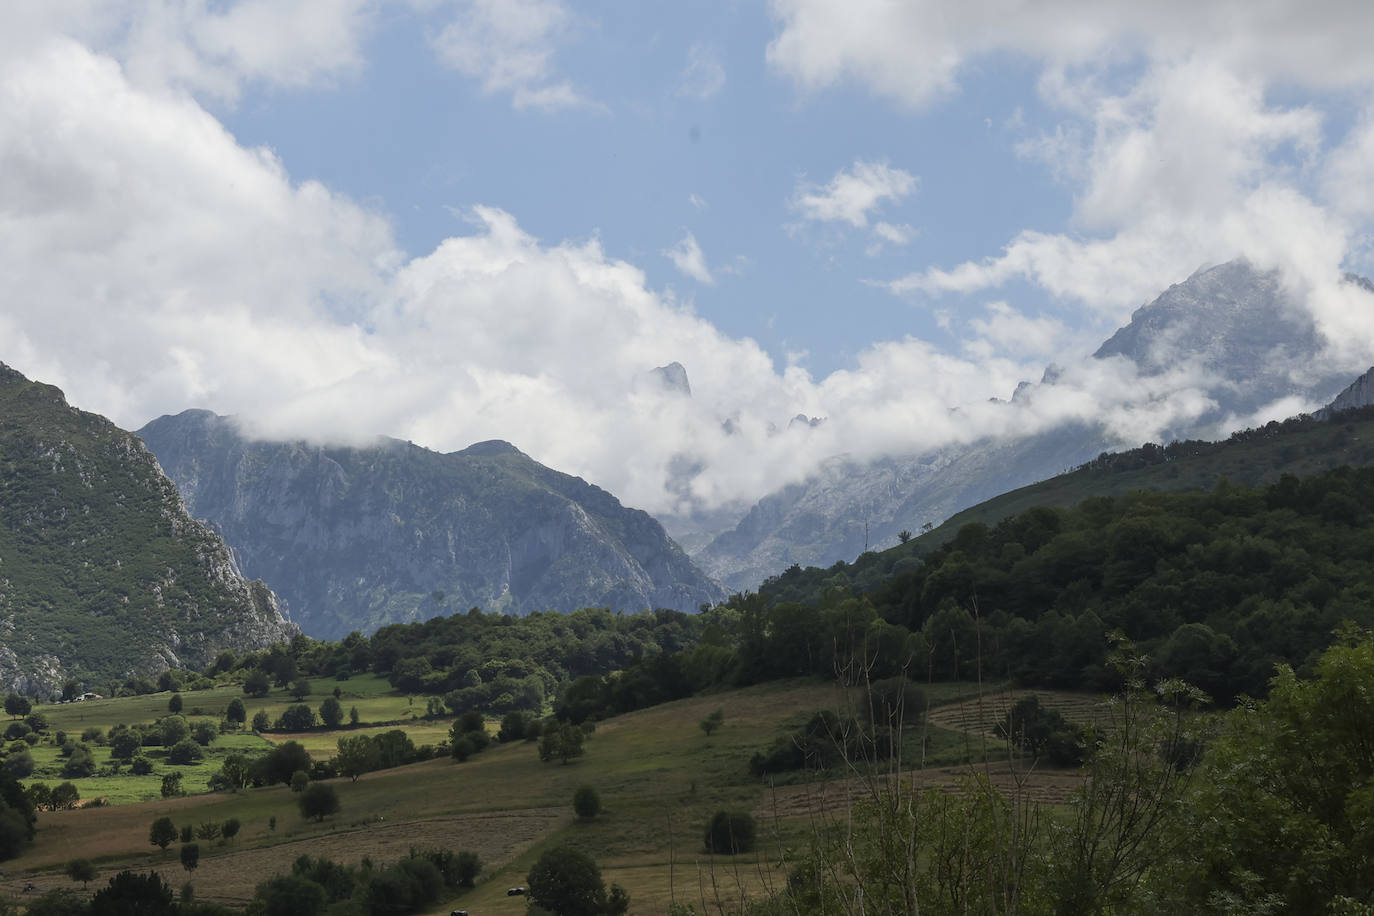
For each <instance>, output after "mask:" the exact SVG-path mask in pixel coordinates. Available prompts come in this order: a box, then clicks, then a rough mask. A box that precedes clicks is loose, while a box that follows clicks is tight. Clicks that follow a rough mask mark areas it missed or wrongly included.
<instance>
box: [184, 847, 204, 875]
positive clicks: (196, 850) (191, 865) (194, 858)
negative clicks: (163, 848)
mask: <svg viewBox="0 0 1374 916" xmlns="http://www.w3.org/2000/svg"><path fill="white" fill-rule="evenodd" d="M198 865H200V844H199V843H183V844H181V867H182V868H184V869H186V873H187V874H190V873H191V872H193V871H195V870H196V867H197V866H198Z"/></svg>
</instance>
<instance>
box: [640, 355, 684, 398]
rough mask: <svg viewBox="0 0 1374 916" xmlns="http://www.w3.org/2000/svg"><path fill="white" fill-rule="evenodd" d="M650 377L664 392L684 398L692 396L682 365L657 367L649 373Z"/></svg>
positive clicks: (672, 363) (676, 363)
mask: <svg viewBox="0 0 1374 916" xmlns="http://www.w3.org/2000/svg"><path fill="white" fill-rule="evenodd" d="M649 375H650V377H652V378H653V379H654V380H656V381H657V382H658V384H659V386H660V387H661V388H662V389H663V390H664V391H671V392H673V393H675V394H680V395H683V396H685V397H689V398H690V397H691V396H692V385H691V383H690V382H688V381H687V370H686V369H685V368H683V365H682V363H679V362H671V363H669V364H668V365H666V366H659V367H658V368H657V369H652V370H650V372H649Z"/></svg>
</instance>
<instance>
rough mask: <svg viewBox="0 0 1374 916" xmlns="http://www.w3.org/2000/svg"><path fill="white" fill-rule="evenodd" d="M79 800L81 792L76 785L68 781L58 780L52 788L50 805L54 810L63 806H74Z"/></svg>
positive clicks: (63, 807) (58, 809)
mask: <svg viewBox="0 0 1374 916" xmlns="http://www.w3.org/2000/svg"><path fill="white" fill-rule="evenodd" d="M80 800H81V793H80V792H78V791H77V788H76V786H74V785H72V784H71V783H69V782H60V783H58V784H57V785H56V786H54V787H53V790H52V807H53V810H54V811H60V810H62V809H65V808H75V807H76V803H77V802H79V801H80Z"/></svg>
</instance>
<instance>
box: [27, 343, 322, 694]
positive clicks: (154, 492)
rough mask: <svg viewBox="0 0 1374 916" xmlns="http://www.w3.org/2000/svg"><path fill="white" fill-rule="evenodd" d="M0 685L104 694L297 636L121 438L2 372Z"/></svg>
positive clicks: (269, 597) (141, 452)
mask: <svg viewBox="0 0 1374 916" xmlns="http://www.w3.org/2000/svg"><path fill="white" fill-rule="evenodd" d="M0 493H2V494H3V497H2V498H0V689H5V690H16V691H20V692H24V693H36V694H39V695H42V696H50V695H51V694H52V693H53V692H54V691H56V690H57V689H59V688H60V687H61V685H62V683H63V682H64V681H66V680H67V679H69V678H74V679H76V680H79V681H81V682H82V683H83V684H84V686H85V688H86V689H88V690H92V691H97V692H107V691H108V690H109V688H110V684H111V683H112V682H116V681H123V680H125V679H126V678H128V677H130V676H134V675H138V676H148V675H152V674H156V673H158V672H160V671H163V670H165V669H167V668H168V667H169V666H173V665H183V666H189V667H203V666H205V665H207V664H209V663H210V662H211V661H212V660H213V659H214V657H215V655H216V654H218V653H219V652H220V651H222V650H224V649H233V650H235V651H243V650H245V649H256V648H261V647H264V646H267V645H269V644H271V643H273V642H277V641H281V640H284V639H289V638H290V637H291V636H293V635H294V634H295V633H296V632H297V630H296V628H295V627H294V626H292V625H291V624H289V623H287V622H286V621H285V620H284V619H283V618H282V616H281V614H280V612H279V611H278V609H277V603H276V598H275V596H274V595H273V594H272V592H271V591H269V590H268V589H267V588H266V587H265V586H264V585H263V584H262V583H261V582H250V581H247V580H245V579H244V578H243V576H242V575H241V574H240V573H239V570H238V568H237V566H236V565H235V562H234V559H233V557H232V555H231V554H230V552H229V549H228V548H227V547H226V546H225V544H224V542H223V541H222V540H220V538H219V536H218V535H217V534H215V533H214V532H213V531H211V530H210V529H209V528H207V527H206V526H205V525H204V524H202V523H200V522H198V521H196V520H195V519H193V518H192V517H191V516H190V514H189V513H188V512H187V511H186V506H185V504H184V503H183V502H182V500H181V496H180V494H179V493H178V492H177V488H176V486H175V485H174V484H173V483H172V482H171V481H170V480H168V479H167V478H166V477H165V476H163V474H162V472H161V470H159V468H158V465H157V461H156V459H154V458H153V456H152V454H151V453H150V452H149V451H148V449H147V448H145V447H144V445H143V443H142V442H140V441H139V440H138V438H137V437H135V436H134V435H132V434H131V433H128V432H125V431H124V430H122V429H120V428H118V427H117V426H115V425H114V424H113V423H111V422H110V421H109V420H107V419H105V418H104V417H101V416H97V415H96V414H91V413H86V412H84V411H81V410H77V409H76V408H74V407H71V406H69V405H68V404H67V401H66V398H65V397H64V396H63V394H62V392H61V391H59V390H58V389H56V388H54V387H52V386H51V385H43V384H40V383H37V382H32V381H29V380H28V379H26V378H25V377H24V376H23V375H21V374H20V373H18V372H16V371H14V370H13V369H10V368H9V367H8V366H5V365H3V364H0Z"/></svg>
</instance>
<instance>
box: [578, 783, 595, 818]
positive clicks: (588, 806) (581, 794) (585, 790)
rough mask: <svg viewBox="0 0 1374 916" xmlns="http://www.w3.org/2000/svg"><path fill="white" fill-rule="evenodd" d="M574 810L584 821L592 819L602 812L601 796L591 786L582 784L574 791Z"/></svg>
mask: <svg viewBox="0 0 1374 916" xmlns="http://www.w3.org/2000/svg"><path fill="white" fill-rule="evenodd" d="M573 810H574V811H576V812H577V816H578V817H580V818H582V819H583V820H584V821H588V820H591V819H592V818H594V817H596V816H597V815H598V814H600V813H601V796H600V795H597V794H596V790H595V789H593V788H592V787H591V786H582V787H581V788H580V789H578V790H577V791H576V792H574V793H573Z"/></svg>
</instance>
